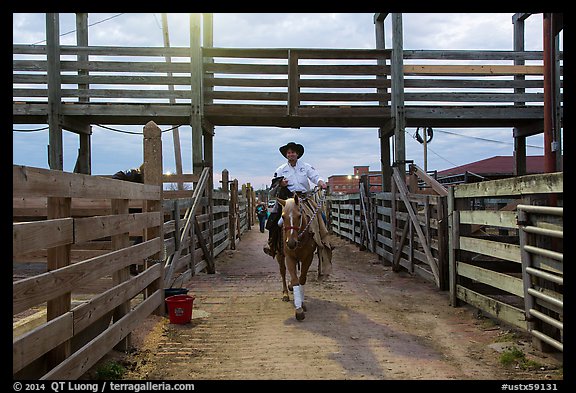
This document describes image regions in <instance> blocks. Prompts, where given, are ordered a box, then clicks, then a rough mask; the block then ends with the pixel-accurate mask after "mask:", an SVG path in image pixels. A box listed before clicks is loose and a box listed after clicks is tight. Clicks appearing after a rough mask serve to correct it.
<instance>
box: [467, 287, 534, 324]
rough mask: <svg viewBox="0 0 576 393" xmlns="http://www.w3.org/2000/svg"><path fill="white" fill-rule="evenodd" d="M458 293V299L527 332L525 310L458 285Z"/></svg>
mask: <svg viewBox="0 0 576 393" xmlns="http://www.w3.org/2000/svg"><path fill="white" fill-rule="evenodd" d="M456 292H457V296H458V299H461V300H463V301H464V302H466V303H468V304H470V305H472V306H474V307H476V308H478V309H480V310H483V311H486V312H487V313H489V314H491V315H493V316H494V317H496V318H498V319H500V320H502V321H504V322H506V323H509V324H511V325H514V326H516V327H518V328H520V329H522V330H524V331H526V330H527V326H526V320H525V315H524V310H521V309H519V308H516V307H514V306H511V305H509V304H506V303H503V302H500V301H498V300H495V299H492V298H489V297H487V296H484V295H481V294H480V293H478V292H475V291H473V290H471V289H468V288H465V287H463V286H460V285H457V287H456Z"/></svg>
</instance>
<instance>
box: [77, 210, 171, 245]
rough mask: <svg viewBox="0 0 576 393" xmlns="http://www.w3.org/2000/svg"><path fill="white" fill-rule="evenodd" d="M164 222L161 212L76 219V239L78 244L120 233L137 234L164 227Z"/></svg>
mask: <svg viewBox="0 0 576 393" xmlns="http://www.w3.org/2000/svg"><path fill="white" fill-rule="evenodd" d="M162 220H163V217H162V213H160V212H149V213H133V214H118V215H108V216H96V217H86V218H76V219H75V221H74V224H75V225H74V238H75V241H76V242H86V241H90V240H94V239H99V238H102V237H106V236H113V235H118V234H120V233H125V232H136V231H140V230H143V229H146V228H149V227H154V226H159V225H162Z"/></svg>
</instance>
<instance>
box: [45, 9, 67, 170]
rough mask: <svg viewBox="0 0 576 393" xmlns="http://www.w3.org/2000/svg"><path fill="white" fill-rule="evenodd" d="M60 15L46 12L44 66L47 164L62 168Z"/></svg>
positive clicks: (51, 167) (54, 167) (51, 166)
mask: <svg viewBox="0 0 576 393" xmlns="http://www.w3.org/2000/svg"><path fill="white" fill-rule="evenodd" d="M59 20H60V16H59V14H54V13H46V68H47V78H48V127H49V131H48V143H49V145H48V165H49V166H50V169H58V170H63V169H64V157H63V155H64V153H63V143H62V125H61V122H60V116H61V108H62V103H61V100H62V91H61V85H60V83H61V80H60V21H59Z"/></svg>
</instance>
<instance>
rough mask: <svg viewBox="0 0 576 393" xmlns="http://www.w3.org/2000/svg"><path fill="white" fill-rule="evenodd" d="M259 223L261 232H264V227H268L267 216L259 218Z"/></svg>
mask: <svg viewBox="0 0 576 393" xmlns="http://www.w3.org/2000/svg"><path fill="white" fill-rule="evenodd" d="M258 221H260V232H264V226H265V225H266V216H258Z"/></svg>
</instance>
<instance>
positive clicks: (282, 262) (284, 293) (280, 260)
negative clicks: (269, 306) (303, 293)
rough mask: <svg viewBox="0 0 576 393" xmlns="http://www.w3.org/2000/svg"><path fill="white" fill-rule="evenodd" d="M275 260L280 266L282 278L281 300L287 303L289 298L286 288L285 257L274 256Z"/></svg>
mask: <svg viewBox="0 0 576 393" xmlns="http://www.w3.org/2000/svg"><path fill="white" fill-rule="evenodd" d="M276 260H277V261H278V265H279V266H280V276H282V300H283V301H285V302H289V301H290V296H289V295H288V288H287V286H286V262H285V260H286V257H284V255H280V254H276Z"/></svg>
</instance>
